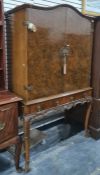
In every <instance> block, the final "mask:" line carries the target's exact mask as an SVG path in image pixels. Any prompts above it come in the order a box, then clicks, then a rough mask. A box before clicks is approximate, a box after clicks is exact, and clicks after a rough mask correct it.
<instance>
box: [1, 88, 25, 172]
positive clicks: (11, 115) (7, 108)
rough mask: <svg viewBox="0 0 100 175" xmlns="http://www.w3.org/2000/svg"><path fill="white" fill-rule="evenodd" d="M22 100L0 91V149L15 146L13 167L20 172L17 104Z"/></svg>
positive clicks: (20, 142) (20, 143)
mask: <svg viewBox="0 0 100 175" xmlns="http://www.w3.org/2000/svg"><path fill="white" fill-rule="evenodd" d="M21 100H22V99H21V98H19V97H17V96H15V95H14V94H12V93H10V92H8V91H6V90H5V91H0V149H5V148H7V147H10V146H11V145H15V146H16V149H15V166H16V170H17V171H19V170H21V169H20V167H19V160H20V154H21V145H22V141H21V138H20V137H19V136H18V102H19V101H21Z"/></svg>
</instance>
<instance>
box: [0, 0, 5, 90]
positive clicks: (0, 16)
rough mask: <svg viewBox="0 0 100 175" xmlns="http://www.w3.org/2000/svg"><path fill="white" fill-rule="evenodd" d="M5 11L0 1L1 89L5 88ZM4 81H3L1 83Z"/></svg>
mask: <svg viewBox="0 0 100 175" xmlns="http://www.w3.org/2000/svg"><path fill="white" fill-rule="evenodd" d="M4 42H5V41H4V11H3V1H2V0H1V1H0V90H3V89H4V88H5V48H4V47H5V44H4ZM1 82H2V83H1Z"/></svg>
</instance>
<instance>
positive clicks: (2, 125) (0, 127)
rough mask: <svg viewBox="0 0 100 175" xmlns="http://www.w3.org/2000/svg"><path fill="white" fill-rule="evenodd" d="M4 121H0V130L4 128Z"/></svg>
mask: <svg viewBox="0 0 100 175" xmlns="http://www.w3.org/2000/svg"><path fill="white" fill-rule="evenodd" d="M5 125H6V124H5V123H3V122H0V131H2V130H3V129H4V128H5Z"/></svg>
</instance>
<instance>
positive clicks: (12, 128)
mask: <svg viewBox="0 0 100 175" xmlns="http://www.w3.org/2000/svg"><path fill="white" fill-rule="evenodd" d="M17 117H18V114H17V103H11V104H6V105H2V106H0V143H2V142H4V141H6V140H8V139H10V138H12V137H14V136H16V135H17V133H18V118H17Z"/></svg>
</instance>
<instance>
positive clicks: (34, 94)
mask: <svg viewBox="0 0 100 175" xmlns="http://www.w3.org/2000/svg"><path fill="white" fill-rule="evenodd" d="M28 37H29V38H28V46H29V47H28V48H29V50H28V55H29V57H28V67H29V69H28V80H29V84H30V85H33V91H30V92H29V100H32V99H36V98H41V97H46V96H50V95H51V94H52V95H55V94H59V93H62V92H68V91H72V90H77V89H81V88H86V87H88V86H89V85H90V72H91V59H90V45H91V44H90V41H91V36H86V35H67V41H68V43H69V45H70V47H71V48H70V49H71V53H70V56H69V58H68V62H67V74H66V75H63V59H62V58H60V49H61V48H62V46H63V45H64V44H63V43H64V39H65V37H64V39H63V40H61V41H59V42H58V41H57V42H55V43H54V42H50V40H49V39H48V31H47V30H46V29H43V28H42V29H41V28H38V31H37V33H36V34H35V33H32V32H29V33H28ZM84 45H85V46H86V48H85V49H84Z"/></svg>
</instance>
